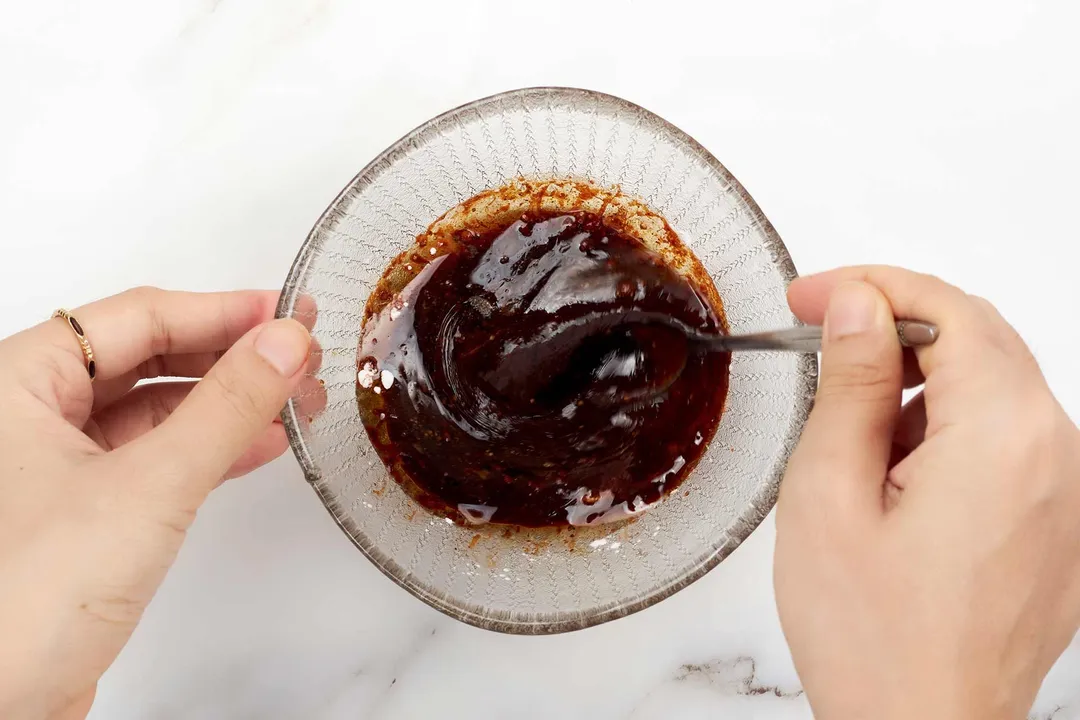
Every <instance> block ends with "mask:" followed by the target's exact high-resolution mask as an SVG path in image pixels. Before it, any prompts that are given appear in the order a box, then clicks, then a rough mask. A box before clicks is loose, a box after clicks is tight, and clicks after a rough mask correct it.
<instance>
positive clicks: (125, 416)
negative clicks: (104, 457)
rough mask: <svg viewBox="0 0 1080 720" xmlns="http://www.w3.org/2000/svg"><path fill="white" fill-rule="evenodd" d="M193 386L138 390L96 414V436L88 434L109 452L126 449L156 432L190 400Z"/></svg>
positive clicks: (161, 385)
mask: <svg viewBox="0 0 1080 720" xmlns="http://www.w3.org/2000/svg"><path fill="white" fill-rule="evenodd" d="M194 387H195V383H193V382H160V383H154V384H152V385H143V386H141V387H137V388H135V389H134V390H132V391H131V392H129V393H128V394H127V395H125V396H124V397H123V398H122V399H121V400H119V401H118V402H115V403H113V404H112V405H110V406H109V407H108V408H106V409H104V410H102V411H100V412H97V413H94V415H93V417H92V418H91V420H92V421H93V426H94V427H95V428H96V434H94V433H90V432H88V433H87V434H90V435H91V436H92V437H94V440H95V441H97V442H98V444H99V445H101V446H102V447H103V448H105V449H106V450H114V449H116V448H118V447H121V446H123V445H127V444H128V443H129V442H131V441H132V440H135V439H136V438H139V437H142V436H143V435H145V434H146V433H148V432H149V431H151V430H153V429H154V428H156V427H157V426H158V425H160V424H161V423H163V422H165V419H166V418H167V417H169V415H171V414H172V413H173V411H174V410H176V408H178V407H179V406H180V403H181V402H183V401H184V399H185V398H186V397H187V396H188V393H190V392H191V390H192V388H194Z"/></svg>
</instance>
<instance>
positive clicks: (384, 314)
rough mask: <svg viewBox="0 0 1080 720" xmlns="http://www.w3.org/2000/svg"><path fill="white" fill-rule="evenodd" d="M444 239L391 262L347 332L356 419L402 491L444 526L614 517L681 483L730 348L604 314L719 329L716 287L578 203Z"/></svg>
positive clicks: (721, 392) (708, 431) (710, 424)
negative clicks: (353, 360)
mask: <svg viewBox="0 0 1080 720" xmlns="http://www.w3.org/2000/svg"><path fill="white" fill-rule="evenodd" d="M672 235H673V234H672ZM445 245H446V247H443V248H439V249H438V250H437V251H436V253H433V254H432V257H431V258H426V257H424V256H423V254H427V253H428V252H430V250H425V247H424V246H421V247H420V248H419V250H417V251H416V253H415V254H414V255H412V258H413V261H412V262H410V263H409V264H408V265H407V266H406V267H407V268H408V269H407V271H406V272H407V273H408V275H409V277H407V278H403V277H402V275H401V272H402V270H403V268H402V267H401V266H400V264H399V265H397V266H396V268H395V266H392V267H391V268H390V269H389V270H388V271H387V274H386V275H384V278H383V281H382V282H381V283H380V288H379V289H377V291H376V293H377V294H379V293H381V295H382V301H381V303H379V304H380V305H381V307H378V308H377V309H375V310H374V311H373V312H370V313H369V316H368V317H367V318H366V321H365V326H364V328H363V332H362V337H361V344H360V352H359V360H358V375H357V398H358V401H359V406H360V411H361V417H362V419H363V422H364V425H365V427H366V428H367V431H368V434H369V436H370V437H371V440H372V442H373V444H374V447H375V449H376V451H377V452H378V454H379V456H380V457H381V458H382V460H383V461H384V462H385V463H386V465H387V467H388V468H390V471H391V473H392V475H393V476H394V477H395V479H396V480H397V481H398V482H399V484H401V485H402V487H403V488H405V489H406V491H408V492H409V493H410V495H412V496H413V497H414V498H415V499H416V500H417V501H419V502H420V503H421V504H422V505H424V506H425V507H427V508H428V509H429V510H432V511H433V512H435V513H437V514H439V515H443V516H445V517H448V518H451V519H453V520H455V521H456V522H470V523H480V522H495V523H506V524H514V525H523V526H529V527H541V526H558V525H567V524H572V525H584V524H593V523H597V522H609V521H612V520H618V519H622V518H625V517H629V516H631V515H633V514H636V513H637V512H640V511H641V510H643V509H645V508H646V507H647V506H649V505H651V504H653V503H655V502H657V501H659V500H660V499H661V498H662V497H663V496H664V495H665V494H667V493H669V492H671V491H672V490H673V489H674V488H675V487H677V486H678V485H679V483H680V482H682V480H683V479H684V478H685V477H686V475H687V474H688V473H689V472H690V470H691V469H692V468H693V467H694V465H695V464H696V463H697V461H698V460H699V458H700V456H701V454H702V453H703V451H704V450H705V447H706V445H707V443H708V440H709V439H710V438H711V437H712V435H713V433H714V431H715V429H716V426H717V424H718V422H719V419H720V415H721V412H722V410H723V404H724V399H725V396H726V393H727V377H728V363H729V356H728V355H727V354H724V353H715V352H709V351H708V350H705V349H703V348H702V347H699V346H696V345H694V344H691V343H687V342H686V340H685V337H684V336H682V335H681V334H679V333H678V332H674V331H672V329H671V328H669V327H665V326H663V325H659V324H658V325H646V324H640V323H639V324H633V323H622V322H619V321H618V318H621V317H623V316H624V315H626V314H627V313H629V314H633V313H639V314H640V313H648V314H661V315H665V316H670V317H673V318H675V319H677V320H679V321H681V322H683V323H685V324H686V325H688V326H690V327H693V328H698V329H702V330H709V331H720V332H722V331H723V330H724V324H723V320H722V317H723V315H722V310H721V309H720V308H716V307H714V304H715V303H711V302H710V301H709V300H708V299H707V298H709V297H710V295H711V296H712V297H715V291H713V292H712V293H709V292H707V291H706V289H704V288H699V287H697V282H696V281H694V280H690V279H688V278H687V277H686V276H684V275H682V274H680V273H679V272H677V271H676V270H674V269H673V268H672V267H670V266H669V265H668V264H667V263H666V262H665V260H664V259H663V258H662V257H661V256H660V255H658V254H656V253H654V252H652V251H650V250H649V249H647V248H646V247H645V246H644V245H643V244H642V243H641V242H640V241H638V240H637V239H635V238H634V237H632V236H630V235H629V234H627V233H626V232H625V231H623V229H619V228H616V227H613V226H612V223H606V222H605V218H604V217H602V216H601V215H600V214H596V213H592V212H583V211H578V212H574V213H566V212H558V211H547V212H544V211H540V212H537V211H530V212H528V213H527V214H526V215H524V216H521V217H520V219H518V220H515V221H513V222H511V223H509V224H508V225H507V224H503V225H502V226H501V227H496V228H494V229H486V231H485V232H482V233H477V232H472V231H471V230H469V229H461V230H457V231H456V232H454V234H453V237H452V239H449V240H448V241H447V242H446V243H445ZM432 249H434V246H433V247H432ZM680 249H681V248H680ZM394 287H396V288H401V289H400V290H398V291H397V292H394V291H393V288H394ZM709 290H711V288H709ZM370 310H373V308H372V307H371V305H370V304H369V311H370ZM613 317H614V318H616V319H617V320H616V321H612V318H613ZM538 338H539V339H543V340H545V342H542V343H539V344H537V343H536V341H537V339H538ZM533 347H536V348H540V349H542V350H543V351H542V352H541V351H539V350H537V351H535V352H534V351H532V348H533ZM553 349H554V351H553ZM672 377H674V378H675V379H674V380H673V381H672V380H671V378H672ZM660 378H666V380H664V381H663V382H660V380H658V379H660ZM657 383H660V384H662V386H663V387H664V388H665V389H664V391H663V392H662V393H660V394H656V393H653V392H648V391H647V390H648V388H650V387H653V386H655V385H657Z"/></svg>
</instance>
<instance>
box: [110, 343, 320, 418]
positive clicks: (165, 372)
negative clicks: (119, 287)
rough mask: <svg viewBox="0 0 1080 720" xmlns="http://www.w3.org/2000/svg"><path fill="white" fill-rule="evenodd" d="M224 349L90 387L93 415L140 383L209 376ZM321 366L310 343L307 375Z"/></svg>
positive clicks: (166, 360)
mask: <svg viewBox="0 0 1080 720" xmlns="http://www.w3.org/2000/svg"><path fill="white" fill-rule="evenodd" d="M227 349H228V348H225V349H222V350H216V351H214V352H207V353H190V354H186V355H155V356H154V357H152V358H150V359H149V360H146V361H144V362H141V363H139V366H138V367H137V368H135V369H134V370H130V371H128V372H126V373H124V374H123V375H120V376H119V377H115V378H112V379H110V380H105V381H104V382H98V383H96V384H95V386H94V412H100V411H101V410H103V409H104V408H107V407H108V406H109V405H111V404H112V403H114V402H116V401H117V400H119V399H120V398H122V397H124V396H125V395H126V394H127V393H128V392H129V391H130V390H131V389H132V388H133V387H134V386H135V384H136V383H138V382H139V381H140V380H149V379H153V378H162V377H172V378H193V379H198V378H201V377H202V376H203V375H205V374H206V373H208V372H210V368H212V367H213V366H214V363H216V362H217V361H218V360H220V359H221V356H222V355H224V354H225V350H227ZM321 365H322V347H321V346H320V345H319V344H318V343H317V342H316V341H315V340H312V341H311V351H310V352H309V353H308V363H307V372H309V373H315V372H317V371H318V370H319V367H320V366H321Z"/></svg>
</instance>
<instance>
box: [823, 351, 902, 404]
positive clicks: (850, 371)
mask: <svg viewBox="0 0 1080 720" xmlns="http://www.w3.org/2000/svg"><path fill="white" fill-rule="evenodd" d="M896 388H897V381H896V377H895V375H894V373H891V372H889V371H888V370H887V369H886V368H884V367H882V366H881V365H880V364H878V363H874V362H869V361H865V360H861V361H860V360H856V361H852V362H846V363H843V364H838V365H834V366H833V367H832V368H828V369H827V370H826V372H825V373H823V377H822V381H821V388H820V390H819V394H821V395H823V396H826V397H827V396H830V395H844V396H852V395H856V396H861V397H867V398H880V397H886V396H891V395H893V394H895V392H896Z"/></svg>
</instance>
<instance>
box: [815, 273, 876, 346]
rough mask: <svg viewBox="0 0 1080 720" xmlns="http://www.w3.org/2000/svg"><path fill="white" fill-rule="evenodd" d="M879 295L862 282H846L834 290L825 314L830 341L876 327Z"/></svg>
mask: <svg viewBox="0 0 1080 720" xmlns="http://www.w3.org/2000/svg"><path fill="white" fill-rule="evenodd" d="M878 302H879V300H878V293H877V291H876V290H874V288H872V287H870V286H869V285H867V284H866V283H862V282H846V283H843V284H842V285H840V286H839V287H837V288H836V289H835V290H833V293H832V296H831V297H830V298H829V309H828V311H827V312H826V313H825V330H826V333H827V335H828V337H829V339H830V340H838V339H840V338H844V337H848V336H849V335H858V334H859V333H864V332H866V331H868V330H870V329H872V328H873V327H874V324H875V323H876V321H877V313H878Z"/></svg>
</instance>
